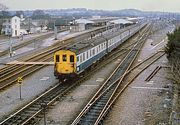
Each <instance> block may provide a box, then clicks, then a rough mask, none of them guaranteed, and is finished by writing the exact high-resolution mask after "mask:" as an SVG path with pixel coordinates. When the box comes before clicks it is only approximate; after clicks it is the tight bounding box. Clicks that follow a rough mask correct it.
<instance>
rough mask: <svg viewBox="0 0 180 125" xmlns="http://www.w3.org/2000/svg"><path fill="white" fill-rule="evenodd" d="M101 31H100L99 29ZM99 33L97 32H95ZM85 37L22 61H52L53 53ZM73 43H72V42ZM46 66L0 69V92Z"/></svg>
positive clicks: (63, 43)
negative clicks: (18, 79) (19, 78)
mask: <svg viewBox="0 0 180 125" xmlns="http://www.w3.org/2000/svg"><path fill="white" fill-rule="evenodd" d="M100 31H101V29H100ZM124 31H126V30H122V31H121V32H124ZM97 32H99V31H97ZM84 37H85V38H86V37H87V34H86V35H85V36H79V38H76V37H75V38H70V39H67V40H66V42H61V43H57V44H55V45H54V46H53V48H49V49H48V50H46V51H43V52H41V53H38V54H36V55H33V56H31V57H28V58H27V59H24V60H25V61H28V62H38V61H40V62H48V61H52V60H53V54H54V52H56V51H58V50H59V49H63V47H67V46H69V45H72V44H73V43H77V42H79V41H80V39H83V38H84ZM72 41H73V42H72ZM45 66H47V65H45V64H42V65H11V66H6V67H4V68H2V69H0V91H3V90H4V89H5V88H6V87H8V86H11V85H13V84H14V83H16V80H17V78H18V77H19V76H21V77H26V76H28V75H30V74H32V73H33V72H35V71H37V70H39V69H41V68H43V67H45Z"/></svg>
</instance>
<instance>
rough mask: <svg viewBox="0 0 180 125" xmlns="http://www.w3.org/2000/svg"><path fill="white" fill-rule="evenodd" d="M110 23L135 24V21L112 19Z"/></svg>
mask: <svg viewBox="0 0 180 125" xmlns="http://www.w3.org/2000/svg"><path fill="white" fill-rule="evenodd" d="M110 23H114V24H133V22H131V21H128V20H125V19H118V20H112V21H110Z"/></svg>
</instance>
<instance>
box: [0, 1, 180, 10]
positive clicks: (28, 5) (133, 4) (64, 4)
mask: <svg viewBox="0 0 180 125" xmlns="http://www.w3.org/2000/svg"><path fill="white" fill-rule="evenodd" d="M0 3H2V4H4V5H6V6H7V7H9V9H10V10H31V9H65V8H88V9H103V10H120V9H140V10H146V11H149V10H150V11H166V12H180V0H0Z"/></svg>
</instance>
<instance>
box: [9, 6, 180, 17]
mask: <svg viewBox="0 0 180 125" xmlns="http://www.w3.org/2000/svg"><path fill="white" fill-rule="evenodd" d="M10 12H11V14H12V15H14V14H15V12H16V11H10ZM33 12H34V11H33V10H32V11H31V10H28V11H24V14H25V16H32V14H33ZM44 12H45V13H46V14H49V15H51V16H74V17H90V16H93V15H99V16H120V17H121V16H129V17H134V16H154V17H157V16H158V17H160V16H170V15H171V16H174V17H178V18H180V13H168V12H151V11H141V10H137V9H123V10H115V11H107V10H92V9H86V8H72V9H51V10H44Z"/></svg>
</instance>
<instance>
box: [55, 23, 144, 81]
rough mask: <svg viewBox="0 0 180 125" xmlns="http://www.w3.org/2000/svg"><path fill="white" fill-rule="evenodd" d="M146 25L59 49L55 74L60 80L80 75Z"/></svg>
mask: <svg viewBox="0 0 180 125" xmlns="http://www.w3.org/2000/svg"><path fill="white" fill-rule="evenodd" d="M145 25H146V24H145V23H142V24H135V25H132V26H129V27H126V28H124V29H121V30H118V31H114V32H111V33H106V34H104V35H103V34H102V35H99V36H98V37H95V38H92V39H90V40H82V41H80V42H78V43H76V44H74V45H72V46H71V47H69V48H67V49H63V50H59V51H57V52H56V53H55V54H54V63H55V64H54V75H55V76H56V78H58V79H59V80H60V81H61V80H64V79H67V78H73V77H75V76H76V75H79V74H80V73H82V72H83V71H84V70H86V69H87V68H89V67H90V66H92V65H93V64H94V63H95V62H96V61H97V60H100V59H101V58H102V57H104V56H105V55H106V54H108V53H109V52H111V51H112V50H113V49H115V48H116V47H117V46H119V45H120V44H122V43H123V42H124V41H126V40H127V39H128V38H129V37H131V36H132V35H134V34H135V33H137V32H138V31H139V29H142V28H143V27H144V26H145Z"/></svg>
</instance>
